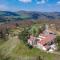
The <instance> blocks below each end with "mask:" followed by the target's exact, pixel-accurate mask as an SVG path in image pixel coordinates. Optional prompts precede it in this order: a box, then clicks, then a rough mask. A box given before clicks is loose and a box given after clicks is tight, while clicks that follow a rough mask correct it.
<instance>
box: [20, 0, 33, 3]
mask: <svg viewBox="0 0 60 60" xmlns="http://www.w3.org/2000/svg"><path fill="white" fill-rule="evenodd" d="M19 1H20V2H23V3H29V2H31V1H32V0H19Z"/></svg>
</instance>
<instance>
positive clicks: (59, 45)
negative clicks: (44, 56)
mask: <svg viewBox="0 0 60 60" xmlns="http://www.w3.org/2000/svg"><path fill="white" fill-rule="evenodd" d="M56 40H57V41H56V42H57V43H58V50H60V36H57V38H56Z"/></svg>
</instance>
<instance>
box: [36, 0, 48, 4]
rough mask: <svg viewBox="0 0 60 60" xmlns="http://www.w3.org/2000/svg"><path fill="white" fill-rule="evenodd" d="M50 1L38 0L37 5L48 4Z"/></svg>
mask: <svg viewBox="0 0 60 60" xmlns="http://www.w3.org/2000/svg"><path fill="white" fill-rule="evenodd" d="M47 1H48V0H38V1H37V4H44V3H46V2H47Z"/></svg>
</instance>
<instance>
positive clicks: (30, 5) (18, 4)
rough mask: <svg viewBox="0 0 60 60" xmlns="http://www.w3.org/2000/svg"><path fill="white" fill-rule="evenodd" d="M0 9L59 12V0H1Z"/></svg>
mask: <svg viewBox="0 0 60 60" xmlns="http://www.w3.org/2000/svg"><path fill="white" fill-rule="evenodd" d="M0 11H12V12H16V11H36V12H60V0H1V1H0Z"/></svg>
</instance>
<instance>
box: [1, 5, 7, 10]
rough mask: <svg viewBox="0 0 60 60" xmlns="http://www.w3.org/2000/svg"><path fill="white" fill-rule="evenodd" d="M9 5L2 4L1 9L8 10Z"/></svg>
mask: <svg viewBox="0 0 60 60" xmlns="http://www.w3.org/2000/svg"><path fill="white" fill-rule="evenodd" d="M7 9H8V7H7V6H6V5H3V4H0V10H7Z"/></svg>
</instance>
